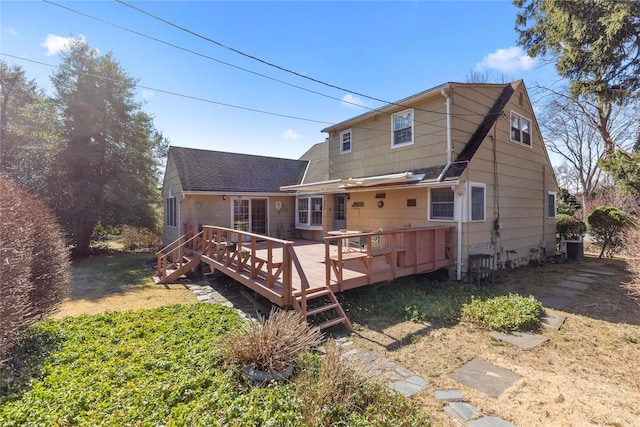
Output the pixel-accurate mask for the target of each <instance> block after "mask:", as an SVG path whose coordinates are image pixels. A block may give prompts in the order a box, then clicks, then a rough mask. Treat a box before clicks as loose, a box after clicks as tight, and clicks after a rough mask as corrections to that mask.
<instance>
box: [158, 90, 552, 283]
mask: <svg viewBox="0 0 640 427" xmlns="http://www.w3.org/2000/svg"><path fill="white" fill-rule="evenodd" d="M322 131H323V132H326V133H327V134H328V138H327V140H326V141H325V142H323V143H320V144H316V145H315V146H314V147H312V148H311V149H310V150H309V151H308V152H307V153H305V155H303V156H302V157H301V158H300V159H298V160H289V159H276V158H270V157H261V156H252V155H244V154H233V153H223V152H217V151H206V150H194V149H187V148H179V147H171V149H170V151H169V156H168V160H167V169H166V173H165V181H164V187H163V197H164V198H165V202H166V205H165V214H166V215H165V217H166V218H165V219H166V223H165V229H164V231H165V243H167V244H168V243H170V242H172V241H174V240H176V239H178V238H179V237H180V236H182V235H183V234H184V232H185V230H183V229H181V227H182V224H197V225H199V226H201V225H202V224H205V225H206V224H209V225H217V226H224V227H228V228H231V229H236V230H243V231H250V232H253V233H257V234H264V235H266V236H271V237H277V238H280V239H293V238H303V239H311V240H319V241H321V240H323V239H324V237H325V236H327V235H328V234H330V233H332V232H333V233H335V232H336V231H339V230H343V231H344V230H348V231H354V232H355V231H359V232H374V233H382V232H386V231H393V230H411V229H424V228H429V227H446V228H447V229H448V230H449V229H453V230H454V232H453V233H452V234H451V235H449V234H447V235H446V236H447V237H446V239H447V245H451V247H452V248H453V253H452V254H451V255H450V256H451V258H452V262H451V264H452V266H451V267H449V275H450V277H452V278H455V279H457V280H463V279H465V278H467V274H468V272H469V271H470V268H472V267H473V265H471V263H473V262H476V260H477V259H481V260H489V261H490V262H491V264H492V265H490V266H489V267H494V266H495V267H497V268H500V267H508V266H514V265H519V264H524V263H527V262H529V261H531V260H536V259H538V258H541V257H543V256H544V253H545V251H550V252H553V251H555V241H556V236H555V210H556V209H555V207H556V193H557V191H558V190H557V189H558V185H557V182H556V178H555V175H554V172H553V168H552V166H551V163H550V160H549V156H548V154H547V151H546V149H545V146H544V143H543V141H542V136H541V134H540V129H539V127H538V124H537V122H536V119H535V115H534V112H533V108H532V106H531V102H530V99H529V96H528V94H527V91H526V88H525V85H524V83H523V82H522V81H521V80H518V81H514V82H512V83H508V84H485V83H472V84H464V83H453V82H450V83H445V84H442V85H440V86H437V87H434V88H432V89H429V90H426V91H424V92H420V93H418V94H415V95H413V96H410V97H408V98H405V99H402V100H399V101H397V102H394V103H390V104H388V105H386V106H384V107H381V108H378V109H375V110H371V111H369V112H366V113H364V114H361V115H359V116H356V117H353V118H350V119H348V120H345V121H343V122H341V123H338V124H335V125H332V126H330V127H327V128H326V129H323V130H322ZM376 238H377V237H376ZM369 239H371V237H369ZM449 240H450V241H449ZM371 242H372V240H370V241H369V243H371ZM412 245H415V247H416V248H417V242H414V243H412ZM397 250H402V249H401V248H400V247H399V246H398V245H396V248H395V249H394V253H395V251H397ZM447 257H449V255H448V254H447Z"/></svg>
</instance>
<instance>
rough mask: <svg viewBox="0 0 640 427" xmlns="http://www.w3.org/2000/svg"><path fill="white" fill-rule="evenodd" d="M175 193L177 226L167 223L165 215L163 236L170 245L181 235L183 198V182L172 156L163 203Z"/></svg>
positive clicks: (163, 187)
mask: <svg viewBox="0 0 640 427" xmlns="http://www.w3.org/2000/svg"><path fill="white" fill-rule="evenodd" d="M170 195H173V196H175V198H176V227H169V226H167V225H166V216H165V215H163V218H162V224H163V231H164V232H163V236H164V245H165V246H166V245H168V244H170V243H171V242H173V241H174V240H176V239H177V238H178V237H180V217H181V214H180V200H181V198H182V184H181V183H180V177H179V176H178V170H177V169H176V167H175V162H173V160H172V159H171V158H169V159H167V167H166V169H165V175H164V184H163V186H162V203H163V206H164V202H165V200H166V199H167V198H168V197H169V196H170Z"/></svg>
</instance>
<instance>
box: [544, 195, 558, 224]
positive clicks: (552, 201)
mask: <svg viewBox="0 0 640 427" xmlns="http://www.w3.org/2000/svg"><path fill="white" fill-rule="evenodd" d="M545 205H546V211H547V218H555V217H556V193H555V191H547V200H546V203H545Z"/></svg>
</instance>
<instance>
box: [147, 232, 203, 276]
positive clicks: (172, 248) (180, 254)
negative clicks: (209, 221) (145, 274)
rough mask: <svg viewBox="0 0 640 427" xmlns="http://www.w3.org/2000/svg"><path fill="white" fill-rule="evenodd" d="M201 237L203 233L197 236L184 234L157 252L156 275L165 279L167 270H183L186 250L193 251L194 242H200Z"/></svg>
mask: <svg viewBox="0 0 640 427" xmlns="http://www.w3.org/2000/svg"><path fill="white" fill-rule="evenodd" d="M201 235H202V232H200V233H197V234H191V233H187V234H184V235H182V236H180V237H178V238H177V239H176V240H174V241H173V242H171V243H169V244H168V245H167V246H165V247H164V248H162V249H160V250H159V251H158V252H156V258H157V260H158V265H157V267H156V268H157V271H156V273H157V275H158V277H165V275H166V274H167V270H169V269H170V268H172V269H179V268H182V266H183V265H184V261H185V255H187V253H186V251H185V249H187V250H189V249H192V248H193V247H194V242H199V238H200V236H201Z"/></svg>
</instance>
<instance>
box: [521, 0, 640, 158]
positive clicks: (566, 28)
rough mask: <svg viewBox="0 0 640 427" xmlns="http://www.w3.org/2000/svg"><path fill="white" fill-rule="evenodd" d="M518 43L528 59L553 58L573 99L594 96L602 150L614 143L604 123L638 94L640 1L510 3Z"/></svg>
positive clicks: (525, 0)
mask: <svg viewBox="0 0 640 427" xmlns="http://www.w3.org/2000/svg"><path fill="white" fill-rule="evenodd" d="M514 4H515V5H516V6H517V7H519V8H520V12H519V13H518V14H517V17H516V27H515V28H516V31H517V32H518V34H519V39H518V43H519V44H520V45H521V46H523V47H524V48H525V49H526V51H527V53H528V54H529V56H531V57H542V58H551V59H552V60H553V61H555V64H556V70H557V72H558V74H559V75H560V76H561V77H564V78H567V79H568V80H569V82H570V92H571V95H572V96H574V97H578V96H584V97H589V98H592V99H593V100H594V101H595V103H596V105H597V109H598V119H599V120H598V123H597V124H596V126H597V130H598V132H599V133H600V136H601V137H602V139H603V141H604V142H605V152H607V153H609V152H611V151H613V149H614V148H615V146H616V141H615V140H614V139H613V138H612V136H611V135H610V133H609V128H608V121H609V118H610V115H611V113H612V106H613V105H614V104H618V105H624V104H625V103H626V102H627V101H628V100H629V99H633V98H636V99H637V97H638V94H639V91H640V2H636V1H604V0H593V1H560V0H514Z"/></svg>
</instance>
